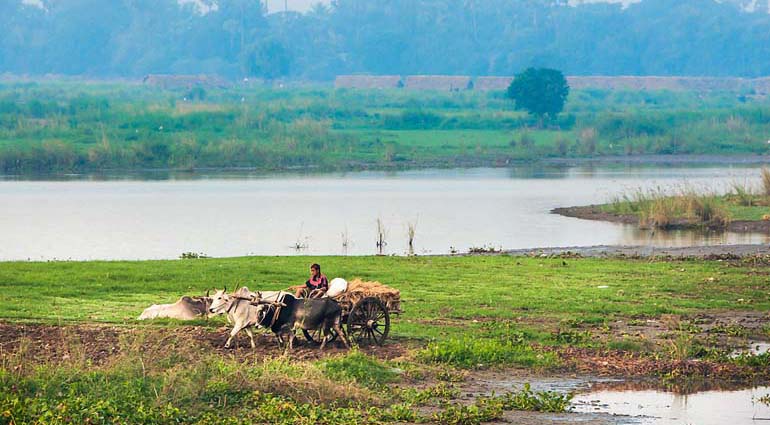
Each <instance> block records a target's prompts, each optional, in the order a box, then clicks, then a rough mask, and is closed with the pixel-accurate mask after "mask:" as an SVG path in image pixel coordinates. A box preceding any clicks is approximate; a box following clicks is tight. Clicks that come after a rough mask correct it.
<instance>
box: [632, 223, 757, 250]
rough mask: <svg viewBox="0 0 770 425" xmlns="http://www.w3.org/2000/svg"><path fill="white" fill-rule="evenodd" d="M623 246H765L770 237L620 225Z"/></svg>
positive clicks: (715, 231) (752, 234) (753, 234)
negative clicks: (649, 228)
mask: <svg viewBox="0 0 770 425" xmlns="http://www.w3.org/2000/svg"><path fill="white" fill-rule="evenodd" d="M620 226H621V227H622V229H623V233H622V234H623V236H622V242H621V244H623V245H646V246H650V247H677V246H703V245H731V244H767V243H770V235H766V234H761V233H731V232H725V231H717V230H666V231H663V230H648V229H640V228H639V227H638V226H634V225H620Z"/></svg>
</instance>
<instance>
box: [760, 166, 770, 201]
mask: <svg viewBox="0 0 770 425" xmlns="http://www.w3.org/2000/svg"><path fill="white" fill-rule="evenodd" d="M761 175H762V194H763V195H764V196H766V197H770V169H768V168H767V167H762V171H761Z"/></svg>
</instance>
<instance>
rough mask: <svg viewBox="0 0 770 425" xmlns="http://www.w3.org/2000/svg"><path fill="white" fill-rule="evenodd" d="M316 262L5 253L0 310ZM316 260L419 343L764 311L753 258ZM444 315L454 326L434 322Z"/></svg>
mask: <svg viewBox="0 0 770 425" xmlns="http://www.w3.org/2000/svg"><path fill="white" fill-rule="evenodd" d="M313 261H318V259H315V258H308V257H243V258H225V259H197V260H173V261H139V262H129V261H117V262H4V263H0V293H1V294H2V295H0V296H1V297H2V304H3V309H2V310H0V318H2V319H6V320H11V321H43V322H57V323H58V322H105V323H116V324H126V325H134V324H136V323H137V322H136V321H135V320H134V318H135V317H137V316H138V315H139V314H140V313H141V311H142V310H143V309H144V308H145V307H147V306H149V305H150V304H154V303H164V302H173V301H175V300H176V299H177V298H178V297H180V296H181V295H185V294H186V295H203V294H204V293H205V292H206V290H207V289H209V288H222V287H224V286H225V285H226V286H227V287H228V289H230V290H232V289H235V287H236V286H244V285H245V286H248V287H249V288H251V289H253V290H276V289H284V288H287V287H289V286H291V285H296V284H301V283H302V282H303V281H304V280H305V279H306V276H305V269H306V268H307V265H308V264H309V263H311V262H313ZM320 262H321V263H322V265H323V267H324V270H325V271H326V272H327V273H328V274H329V276H330V277H331V276H341V277H345V278H348V279H352V278H355V277H360V278H362V279H364V280H377V281H380V282H382V283H384V284H387V285H389V286H392V287H394V288H397V289H399V290H400V291H401V296H402V300H403V309H404V311H405V312H404V314H403V315H402V316H401V317H398V318H396V319H395V321H394V326H393V332H392V334H393V336H394V337H396V338H415V339H419V340H423V341H429V340H431V339H434V338H445V337H458V336H462V335H464V334H466V333H467V332H468V330H474V332H476V331H480V332H482V333H481V335H483V330H484V326H485V325H484V323H483V322H485V321H488V320H495V321H511V323H518V324H521V326H523V327H525V328H529V329H532V330H536V331H538V332H539V331H544V332H547V331H550V330H553V329H554V328H555V326H557V325H558V323H559V322H560V321H565V320H578V319H579V320H581V321H585V322H589V323H601V322H603V321H612V320H615V319H616V318H630V317H646V316H649V317H654V316H660V315H661V314H688V313H690V314H692V313H698V312H705V311H715V310H731V309H737V310H759V311H770V294H768V292H767V289H768V288H769V287H770V286H768V282H767V279H765V278H764V277H763V276H762V275H758V274H755V273H751V267H750V266H749V265H746V266H741V267H735V266H734V265H730V264H725V263H723V262H717V261H686V262H665V261H652V262H650V261H647V260H621V259H591V258H581V259H558V258H527V257H510V256H504V255H502V256H459V257H323V258H321V259H320ZM739 299H742V300H744V301H743V302H739V301H738V300H739ZM745 300H751V301H750V302H745ZM474 319H475V320H476V322H473V320H474ZM442 320H447V321H449V322H451V323H449V324H437V325H432V323H434V322H437V321H442ZM477 335H479V334H477ZM536 336H537V337H538V338H539V337H543V335H539V334H536ZM545 338H546V340H547V337H545Z"/></svg>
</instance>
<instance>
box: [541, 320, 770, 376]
mask: <svg viewBox="0 0 770 425" xmlns="http://www.w3.org/2000/svg"><path fill="white" fill-rule="evenodd" d="M769 323H770V313H768V312H755V311H723V312H717V313H708V314H705V313H704V314H694V315H687V316H678V315H663V316H661V317H659V318H635V319H628V320H618V321H615V322H612V323H608V324H606V327H605V328H603V329H602V330H597V329H596V327H595V326H592V325H579V326H577V327H576V330H577V331H587V332H590V333H591V338H592V339H593V340H596V341H601V342H604V343H606V342H608V341H628V342H631V343H633V344H637V345H639V346H641V347H642V348H643V350H642V351H641V352H636V351H630V350H618V349H596V348H583V347H555V348H545V349H546V350H549V351H553V352H554V353H555V354H557V355H558V356H559V358H560V359H561V361H562V364H563V365H565V367H566V368H567V369H568V370H571V371H575V372H578V373H590V374H593V375H599V376H612V377H643V376H664V375H665V376H669V377H695V378H697V377H702V378H714V379H725V380H747V379H761V380H768V379H770V371H765V372H764V373H762V372H759V373H758V372H757V370H756V369H752V368H750V367H743V366H739V365H737V364H733V363H724V362H718V361H711V360H701V359H687V360H672V359H670V358H667V357H676V355H675V354H676V351H677V350H678V349H683V347H686V346H695V345H697V344H700V345H702V346H704V347H708V348H709V349H717V350H722V351H723V352H727V353H729V352H731V351H733V350H734V349H736V348H742V347H747V346H748V345H749V342H750V341H757V340H760V341H761V340H766V339H767V338H768V335H767V330H766V326H767V325H768V324H769ZM677 344H678V346H677ZM653 351H655V352H663V353H666V352H667V351H670V352H671V353H669V354H671V355H670V356H666V355H664V356H654V355H651V353H652V352H653Z"/></svg>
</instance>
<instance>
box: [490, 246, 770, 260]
mask: <svg viewBox="0 0 770 425" xmlns="http://www.w3.org/2000/svg"><path fill="white" fill-rule="evenodd" d="M501 253H502V254H506V255H514V256H542V257H553V256H559V257H572V256H574V257H606V258H611V257H625V258H662V259H672V260H677V259H704V260H729V259H735V260H737V259H745V258H749V257H758V256H768V255H770V245H759V244H736V245H707V246H683V247H656V246H622V245H596V246H567V247H544V248H529V249H511V250H505V251H502V252H501Z"/></svg>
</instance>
